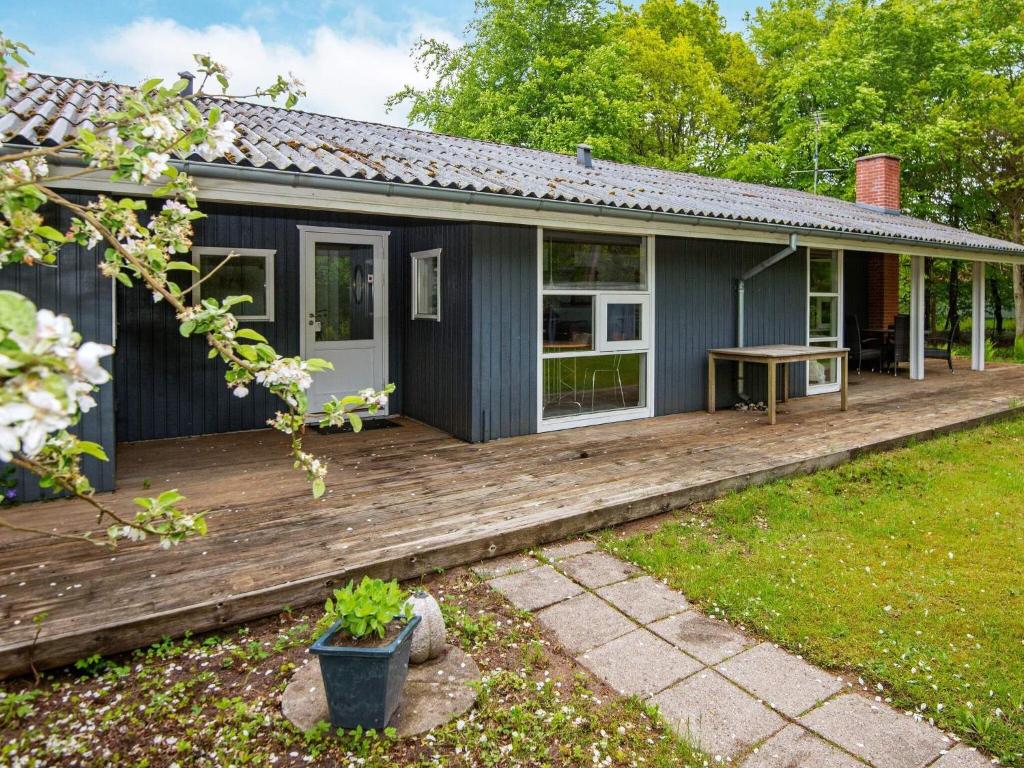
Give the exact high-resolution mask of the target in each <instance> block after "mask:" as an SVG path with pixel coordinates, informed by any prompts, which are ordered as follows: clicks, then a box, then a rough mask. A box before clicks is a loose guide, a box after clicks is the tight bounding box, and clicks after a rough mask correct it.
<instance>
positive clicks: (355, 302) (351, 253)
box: [313, 243, 373, 341]
mask: <svg viewBox="0 0 1024 768" xmlns="http://www.w3.org/2000/svg"><path fill="white" fill-rule="evenodd" d="M314 262H315V263H314V281H315V282H314V291H315V301H314V306H315V310H314V312H315V316H314V318H313V320H314V321H315V330H316V341H358V340H362V339H372V338H373V246H372V245H351V244H347V243H317V244H316V253H315V260H314Z"/></svg>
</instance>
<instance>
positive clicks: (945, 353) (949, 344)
mask: <svg viewBox="0 0 1024 768" xmlns="http://www.w3.org/2000/svg"><path fill="white" fill-rule="evenodd" d="M959 336H960V322H959V321H957V322H956V323H955V324H954V325H953V327H952V328H950V329H949V332H948V333H933V334H930V335H929V336H928V338H927V339H926V340H925V343H924V356H925V358H926V359H927V358H931V359H932V360H945V361H946V364H947V365H948V366H949V372H950V373H953V345H954V344H955V343H956V340H957V338H958V337H959Z"/></svg>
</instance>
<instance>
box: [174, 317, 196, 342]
mask: <svg viewBox="0 0 1024 768" xmlns="http://www.w3.org/2000/svg"><path fill="white" fill-rule="evenodd" d="M195 329H196V321H195V320H186V321H185V322H183V323H182V324H181V325H180V326H178V333H180V334H181V335H182V336H184V337H185V338H186V339H187V338H188V337H189V336H191V335H192V331H194V330H195Z"/></svg>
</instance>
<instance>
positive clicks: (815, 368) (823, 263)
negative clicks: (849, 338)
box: [807, 248, 843, 395]
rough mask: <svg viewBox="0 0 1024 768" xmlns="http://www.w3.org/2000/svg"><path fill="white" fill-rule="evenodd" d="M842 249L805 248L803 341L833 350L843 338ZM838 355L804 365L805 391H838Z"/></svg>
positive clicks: (810, 393)
mask: <svg viewBox="0 0 1024 768" xmlns="http://www.w3.org/2000/svg"><path fill="white" fill-rule="evenodd" d="M842 285H843V252H842V251H830V250H824V249H821V248H809V249H808V250H807V343H808V344H809V345H810V346H812V347H823V348H826V349H828V348H831V349H835V348H836V347H839V346H841V345H840V343H839V340H840V339H842V338H843V296H842ZM840 375H841V374H840V366H839V358H837V357H823V358H821V359H820V360H812V361H811V362H809V363H808V364H807V394H809V395H814V394H819V393H821V392H836V391H838V390H839V376H840Z"/></svg>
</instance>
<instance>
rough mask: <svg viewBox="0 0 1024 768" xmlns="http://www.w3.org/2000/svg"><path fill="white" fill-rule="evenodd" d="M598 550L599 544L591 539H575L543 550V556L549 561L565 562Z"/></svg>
mask: <svg viewBox="0 0 1024 768" xmlns="http://www.w3.org/2000/svg"><path fill="white" fill-rule="evenodd" d="M595 549H597V544H595V543H594V542H592V541H590V540H589V539H573V540H572V541H566V542H563V543H561V544H552V545H550V546H547V547H544V548H542V549H541V551H540V553H541V555H542V556H543V557H544V558H546V559H547V560H551V561H557V560H564V559H565V558H567V557H575V556H576V555H582V554H585V553H587V552H592V551H594V550H595Z"/></svg>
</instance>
